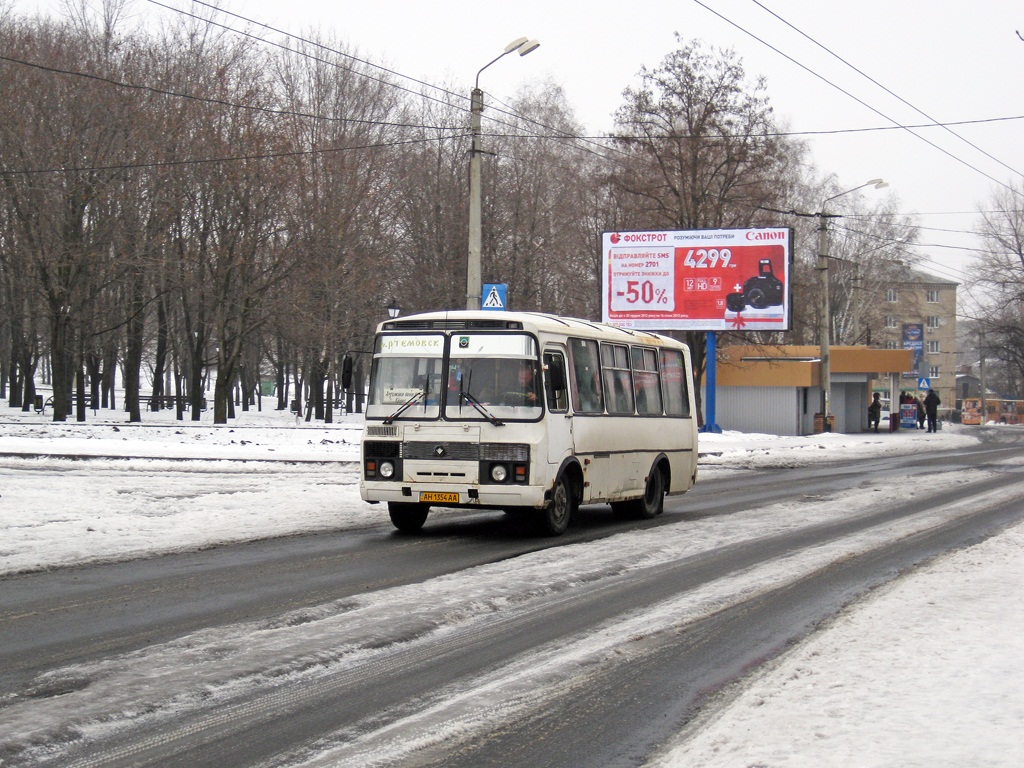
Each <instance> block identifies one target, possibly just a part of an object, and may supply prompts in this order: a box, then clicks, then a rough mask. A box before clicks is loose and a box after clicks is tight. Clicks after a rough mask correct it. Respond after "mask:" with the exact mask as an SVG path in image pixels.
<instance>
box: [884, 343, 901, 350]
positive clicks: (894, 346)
mask: <svg viewBox="0 0 1024 768" xmlns="http://www.w3.org/2000/svg"><path fill="white" fill-rule="evenodd" d="M885 349H903V347H902V346H900V345H899V344H897V343H896V342H895V341H887V342H885Z"/></svg>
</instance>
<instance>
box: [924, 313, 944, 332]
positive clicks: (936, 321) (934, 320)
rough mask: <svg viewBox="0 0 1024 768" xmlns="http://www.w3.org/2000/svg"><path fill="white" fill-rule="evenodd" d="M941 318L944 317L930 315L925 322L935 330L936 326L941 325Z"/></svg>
mask: <svg viewBox="0 0 1024 768" xmlns="http://www.w3.org/2000/svg"><path fill="white" fill-rule="evenodd" d="M941 319H942V318H940V317H938V316H937V315H929V316H928V319H927V320H926V322H925V325H927V326H928V327H929V328H931V329H933V330H934V329H935V328H938V327H939V326H940V325H941V322H940V321H941Z"/></svg>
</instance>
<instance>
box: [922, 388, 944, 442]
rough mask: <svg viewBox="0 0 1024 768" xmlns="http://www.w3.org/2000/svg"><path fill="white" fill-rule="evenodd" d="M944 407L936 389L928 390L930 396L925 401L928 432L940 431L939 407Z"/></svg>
mask: <svg viewBox="0 0 1024 768" xmlns="http://www.w3.org/2000/svg"><path fill="white" fill-rule="evenodd" d="M940 405H942V401H941V400H939V396H938V395H937V394H935V390H934V389H929V390H928V395H927V396H926V397H925V399H924V412H925V415H926V416H927V417H928V431H929V432H936V431H938V420H939V406H940Z"/></svg>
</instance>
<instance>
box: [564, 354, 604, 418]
mask: <svg viewBox="0 0 1024 768" xmlns="http://www.w3.org/2000/svg"><path fill="white" fill-rule="evenodd" d="M569 354H570V356H571V358H572V360H571V362H572V399H573V402H574V403H575V408H576V412H577V413H601V412H602V411H603V410H604V408H603V407H602V406H601V372H600V366H599V364H598V356H597V342H596V341H588V340H586V339H570V341H569Z"/></svg>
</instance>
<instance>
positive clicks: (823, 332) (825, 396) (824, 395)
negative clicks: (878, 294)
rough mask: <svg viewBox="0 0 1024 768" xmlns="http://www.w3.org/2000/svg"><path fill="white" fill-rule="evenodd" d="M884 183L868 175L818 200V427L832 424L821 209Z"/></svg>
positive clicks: (825, 227)
mask: <svg viewBox="0 0 1024 768" xmlns="http://www.w3.org/2000/svg"><path fill="white" fill-rule="evenodd" d="M887 186H889V185H888V184H887V183H886V182H885V181H883V180H882V179H872V180H871V181H868V182H865V183H864V184H860V185H858V186H856V187H853V188H852V189H847V190H846V191H845V192H840V193H839V194H837V195H832V197H827V198H825V199H824V200H823V201H822V202H821V211H820V212H819V213H818V274H819V275H820V277H821V318H820V321H819V324H818V337H819V339H820V344H821V350H820V355H819V356H820V357H821V376H820V378H821V418H822V429H824V430H825V431H826V432H828V431H830V430H831V424H832V421H831V416H832V363H831V350H830V346H831V342H830V339H829V336H830V335H831V330H832V322H831V319H830V318H829V312H830V309H829V301H828V220H829V216H830V214H829V213H828V212H827V211H826V210H825V206H826V205H828V204H829V203H830V202H832V201H833V200H835V199H836V198H839V197H842V196H843V195H848V194H850V193H851V192H856V191H857V190H858V189H864V188H865V187H874V188H875V189H883V188H884V187H887Z"/></svg>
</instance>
